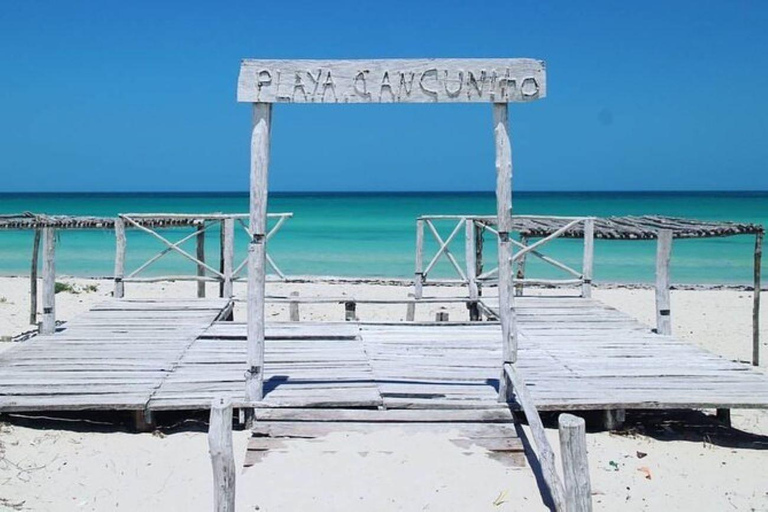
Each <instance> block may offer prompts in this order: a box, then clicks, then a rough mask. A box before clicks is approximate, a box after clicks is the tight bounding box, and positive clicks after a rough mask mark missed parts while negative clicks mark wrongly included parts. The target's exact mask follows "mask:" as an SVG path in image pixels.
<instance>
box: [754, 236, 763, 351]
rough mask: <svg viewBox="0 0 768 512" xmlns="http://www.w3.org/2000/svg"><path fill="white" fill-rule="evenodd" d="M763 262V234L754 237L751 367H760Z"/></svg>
mask: <svg viewBox="0 0 768 512" xmlns="http://www.w3.org/2000/svg"><path fill="white" fill-rule="evenodd" d="M762 260H763V232H762V231H761V232H760V233H758V234H757V235H755V283H754V284H755V288H754V291H753V292H752V365H753V366H759V365H760V286H761V283H760V272H761V268H762Z"/></svg>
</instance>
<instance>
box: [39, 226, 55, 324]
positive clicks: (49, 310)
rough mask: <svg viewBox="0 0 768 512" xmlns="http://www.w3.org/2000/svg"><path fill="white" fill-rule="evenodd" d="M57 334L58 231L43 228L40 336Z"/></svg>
mask: <svg viewBox="0 0 768 512" xmlns="http://www.w3.org/2000/svg"><path fill="white" fill-rule="evenodd" d="M55 332H56V230H55V229H54V228H48V227H46V228H43V321H42V324H41V325H40V334H53V333H55Z"/></svg>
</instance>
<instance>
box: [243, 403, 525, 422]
mask: <svg viewBox="0 0 768 512" xmlns="http://www.w3.org/2000/svg"><path fill="white" fill-rule="evenodd" d="M256 419H257V421H313V422H323V421H335V422H364V423H436V422H437V423H444V422H449V423H509V422H512V421H513V418H512V414H511V413H510V411H509V408H507V407H499V406H498V405H497V407H496V408H495V409H460V410H459V409H449V410H432V411H423V410H406V409H403V410H399V409H395V410H370V409H334V410H330V409H288V408H284V409H258V410H257V411H256Z"/></svg>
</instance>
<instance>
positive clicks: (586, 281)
mask: <svg viewBox="0 0 768 512" xmlns="http://www.w3.org/2000/svg"><path fill="white" fill-rule="evenodd" d="M531 220H539V221H540V220H546V221H547V222H549V223H552V224H554V225H557V226H558V227H557V228H556V229H553V230H552V232H551V233H548V234H546V235H545V236H543V237H541V238H540V239H538V240H536V241H534V242H531V239H530V238H529V237H528V236H527V235H525V234H522V233H521V234H520V240H519V241H518V240H515V239H514V238H512V237H511V236H510V237H509V244H510V245H511V251H510V254H509V263H510V264H511V265H512V267H514V269H513V270H511V271H512V272H513V281H512V282H513V285H514V287H515V290H516V295H522V292H523V289H524V287H525V286H526V285H546V286H572V287H575V286H579V287H581V295H582V296H583V297H589V296H591V284H592V274H593V262H594V223H595V219H594V218H592V217H552V216H528V215H525V216H523V215H513V216H512V221H511V222H512V229H513V230H515V229H516V228H517V229H519V228H520V226H521V225H522V223H523V222H525V221H531ZM441 224H442V225H446V224H447V225H449V226H450V227H451V230H450V231H449V232H448V234H447V235H445V234H444V233H441V232H440V230H439V226H440V225H441ZM496 224H497V222H496V216H493V215H424V216H421V217H419V218H418V219H417V221H416V270H415V278H414V295H415V297H416V298H421V297H423V287H424V285H426V284H428V283H429V280H428V278H429V274H430V272H432V271H433V270H434V268H435V266H436V264H437V263H438V262H440V261H441V260H447V261H448V262H449V263H450V265H451V267H452V269H453V271H454V272H455V275H456V276H457V277H458V279H456V277H454V278H453V279H452V281H454V282H456V283H458V284H463V285H466V286H467V289H468V295H469V299H470V301H476V300H477V298H478V297H479V295H480V294H481V290H482V286H483V285H484V284H497V283H498V275H499V267H498V265H496V266H493V267H492V268H491V269H488V270H485V269H484V260H483V247H484V246H485V244H486V241H485V237H484V234H485V233H486V232H488V233H491V234H492V235H493V236H494V238H495V239H494V242H497V241H498V237H499V230H498V229H497V228H498V226H497V225H496ZM425 228H426V230H425ZM577 229H578V230H580V231H582V232H583V240H584V254H583V262H582V268H581V269H574V268H572V267H570V266H569V265H566V264H565V263H563V262H562V261H559V260H557V259H555V258H553V257H551V256H547V255H546V254H543V253H542V251H541V249H542V247H543V246H544V245H546V244H548V243H550V242H552V241H553V240H556V239H558V238H561V237H565V236H569V237H573V236H572V233H571V232H573V231H575V230H577ZM425 233H428V234H429V235H430V236H431V237H432V238H434V240H435V241H436V242H437V244H438V248H437V251H436V252H435V254H434V255H432V257H431V258H429V261H428V263H427V264H426V265H424V262H425V261H426V259H425V248H424V246H425V238H426V237H425ZM462 233H463V236H459V235H460V234H462ZM459 240H463V241H464V248H463V251H462V253H463V254H464V263H465V265H464V267H463V268H462V265H461V264H460V263H459V261H458V260H457V258H456V256H455V255H454V253H453V252H452V251H451V245H452V243H454V242H456V241H459ZM529 256H532V257H536V258H537V259H539V260H541V261H543V262H544V263H546V264H547V265H549V266H550V267H554V268H555V269H557V270H558V271H560V272H562V273H565V274H566V277H565V278H560V279H543V278H531V277H526V275H525V263H526V259H527V258H528V257H529Z"/></svg>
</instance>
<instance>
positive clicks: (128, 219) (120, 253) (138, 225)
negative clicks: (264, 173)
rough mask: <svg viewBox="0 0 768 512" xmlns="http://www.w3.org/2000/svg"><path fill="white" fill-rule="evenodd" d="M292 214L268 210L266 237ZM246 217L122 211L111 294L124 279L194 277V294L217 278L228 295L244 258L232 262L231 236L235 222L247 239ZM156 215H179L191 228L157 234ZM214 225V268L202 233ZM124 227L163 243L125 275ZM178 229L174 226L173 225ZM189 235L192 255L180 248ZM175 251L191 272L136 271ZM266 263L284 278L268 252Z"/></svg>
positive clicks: (119, 291) (117, 223)
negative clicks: (178, 234)
mask: <svg viewBox="0 0 768 512" xmlns="http://www.w3.org/2000/svg"><path fill="white" fill-rule="evenodd" d="M292 216H293V214H292V213H274V214H269V215H268V216H267V217H268V218H269V219H273V220H275V222H274V224H273V226H272V227H271V229H270V230H269V233H268V235H267V239H270V238H272V237H273V236H274V235H275V234H276V233H277V232H278V231H279V230H280V228H281V227H282V226H283V224H285V222H286V221H287V220H288V219H290V218H291V217H292ZM247 218H248V214H210V213H208V214H176V213H126V214H121V215H120V216H119V217H118V219H117V220H116V221H115V238H116V251H115V277H114V279H115V292H114V296H115V297H117V298H121V297H123V296H124V293H125V283H128V282H132V283H146V282H158V281H168V280H174V281H196V282H197V283H198V287H197V296H198V297H200V298H202V297H205V283H206V282H218V283H220V288H219V294H220V296H221V297H231V296H232V283H233V282H235V281H237V280H242V279H244V278H243V277H242V276H241V273H242V270H243V269H244V268H245V266H246V263H247V258H246V259H244V260H243V261H242V262H241V263H240V264H239V265H238V266H235V265H234V263H235V262H234V258H235V237H236V233H237V230H236V229H235V228H236V227H237V226H239V227H241V228H242V232H244V233H245V234H246V236H247V237H248V238H249V239H250V238H251V233H250V231H249V229H248V227H247V225H246V223H245V222H244V220H245V219H247ZM158 219H179V220H183V221H185V225H188V226H191V227H192V228H193V231H192V233H190V234H187V235H185V236H184V237H182V238H181V239H179V240H177V241H175V242H172V241H171V240H169V239H168V238H166V237H165V236H163V235H161V234H160V233H159V232H158V231H159V230H160V229H162V228H164V227H165V226H164V225H163V224H161V225H160V226H159V227H156V224H157V220H158ZM214 227H217V228H218V229H219V231H220V234H221V235H220V239H221V244H220V245H221V248H220V249H221V250H220V255H219V266H218V268H214V267H213V266H211V264H209V263H207V262H206V251H205V233H206V231H208V230H209V229H211V228H214ZM126 228H133V229H137V230H139V231H142V232H144V233H146V234H148V235H149V236H151V237H153V238H155V239H157V240H158V241H159V242H160V243H162V244H163V245H164V246H165V247H164V248H163V250H161V251H160V252H158V253H157V254H155V255H153V256H152V257H151V258H149V259H148V260H147V261H145V262H144V263H143V264H141V265H140V266H139V267H137V268H136V269H134V270H133V271H131V272H130V273H128V274H127V275H126V271H125V256H126V247H127V243H126V236H125V230H126ZM174 228H176V229H178V226H174ZM192 239H195V241H196V251H195V255H192V254H190V253H189V252H187V251H186V250H184V249H183V248H182V247H181V246H182V244H184V243H185V242H188V241H190V240H192ZM170 253H176V254H178V255H180V256H182V257H183V258H185V259H186V260H188V261H190V262H191V263H193V264H194V265H195V268H196V274H195V275H187V274H185V275H162V276H152V277H140V276H139V274H141V273H142V272H144V271H145V270H146V269H147V268H148V267H150V266H151V265H152V264H154V263H156V262H157V261H158V260H160V259H161V258H162V257H163V256H165V255H167V254H170ZM266 258H267V263H268V264H269V265H270V267H271V268H272V270H273V271H274V273H275V274H276V276H277V277H278V279H280V280H285V279H286V276H285V274H284V273H283V271H282V270H281V269H280V268H279V267H278V266H277V264H276V263H275V260H274V259H273V257H272V256H271V255H269V254H267V255H266Z"/></svg>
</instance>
